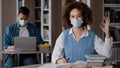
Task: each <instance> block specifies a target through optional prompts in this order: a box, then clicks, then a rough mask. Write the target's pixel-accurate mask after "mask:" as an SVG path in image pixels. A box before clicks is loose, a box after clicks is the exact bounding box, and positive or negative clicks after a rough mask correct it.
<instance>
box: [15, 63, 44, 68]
mask: <svg viewBox="0 0 120 68" xmlns="http://www.w3.org/2000/svg"><path fill="white" fill-rule="evenodd" d="M41 65H42V64H35V65H28V66H19V67H13V68H38V67H40V66H41Z"/></svg>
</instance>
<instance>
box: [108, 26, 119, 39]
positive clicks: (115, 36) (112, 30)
mask: <svg viewBox="0 0 120 68" xmlns="http://www.w3.org/2000/svg"><path fill="white" fill-rule="evenodd" d="M110 35H111V37H112V38H113V41H120V29H118V28H115V27H110Z"/></svg>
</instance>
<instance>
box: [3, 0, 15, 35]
mask: <svg viewBox="0 0 120 68" xmlns="http://www.w3.org/2000/svg"><path fill="white" fill-rule="evenodd" d="M15 21H16V0H2V33H4V30H5V28H6V26H7V25H9V24H11V23H13V22H15Z"/></svg>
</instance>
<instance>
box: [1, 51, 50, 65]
mask: <svg viewBox="0 0 120 68" xmlns="http://www.w3.org/2000/svg"><path fill="white" fill-rule="evenodd" d="M0 53H1V54H16V55H17V58H18V59H17V61H18V66H19V55H20V54H37V59H38V63H40V59H39V54H41V64H43V61H44V59H43V54H49V53H52V50H50V51H0Z"/></svg>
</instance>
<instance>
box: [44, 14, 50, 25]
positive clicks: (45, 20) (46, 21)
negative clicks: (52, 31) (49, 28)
mask: <svg viewBox="0 0 120 68" xmlns="http://www.w3.org/2000/svg"><path fill="white" fill-rule="evenodd" d="M43 17H44V24H48V23H49V17H48V13H47V14H43Z"/></svg>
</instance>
